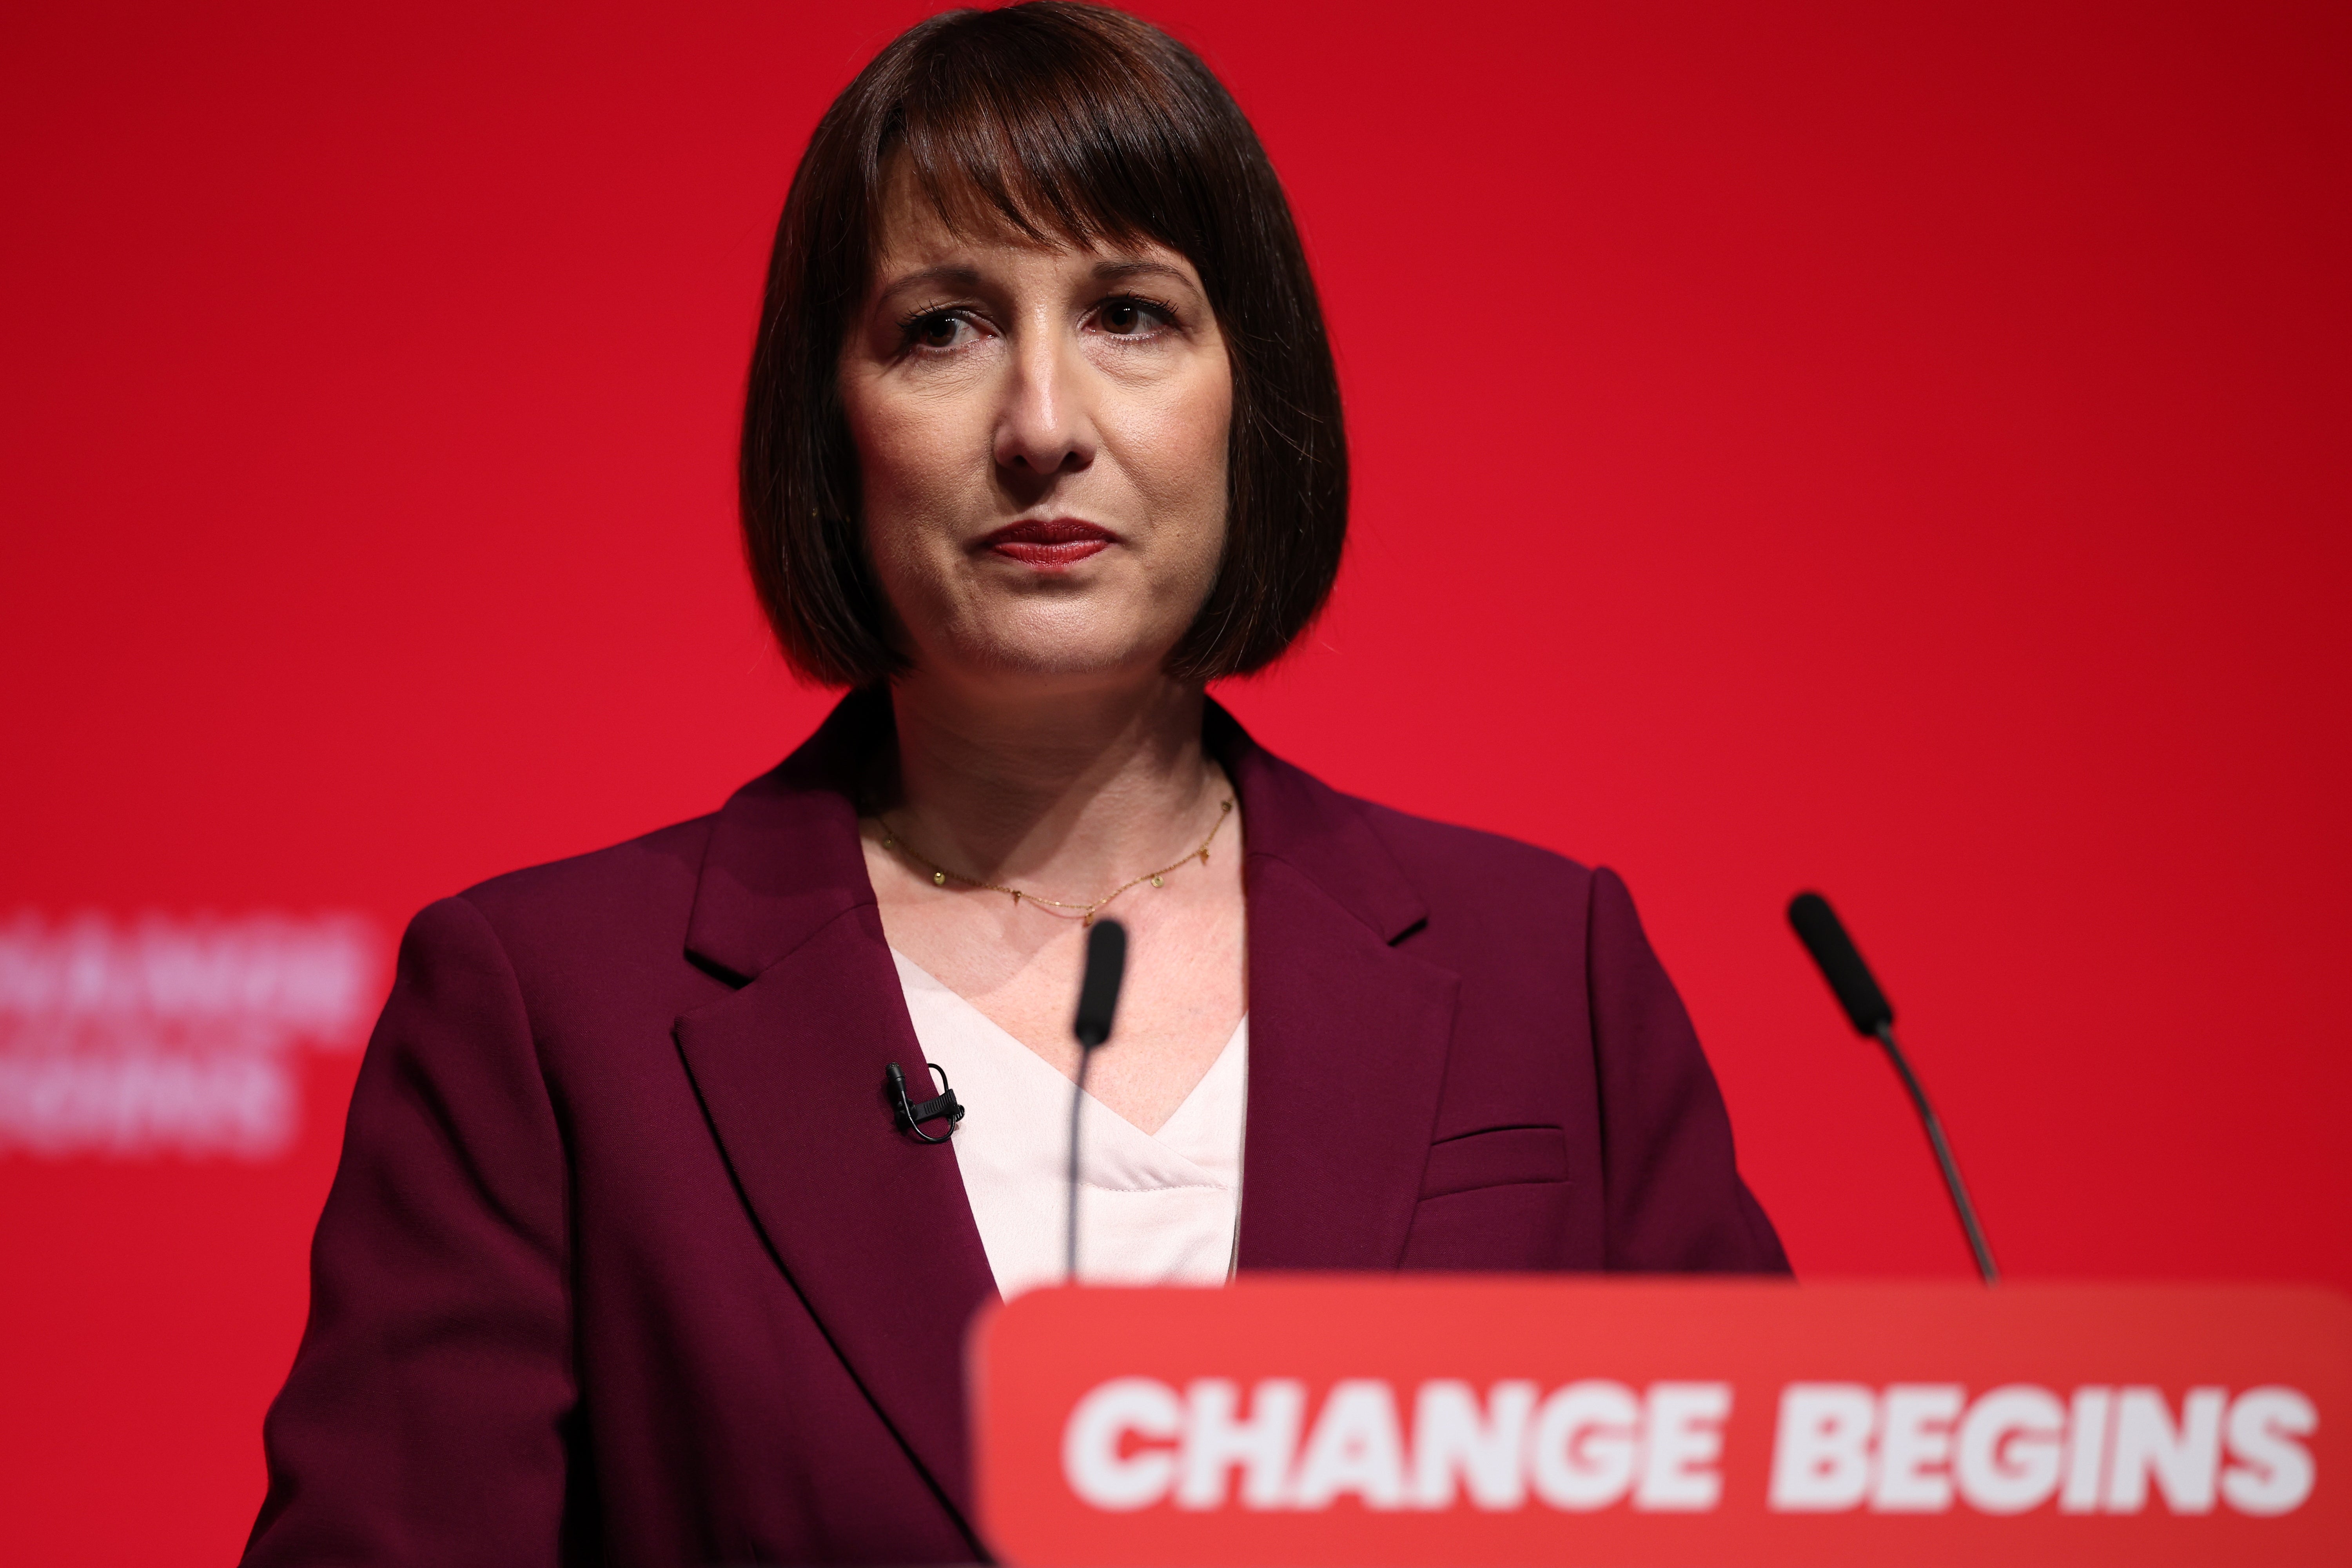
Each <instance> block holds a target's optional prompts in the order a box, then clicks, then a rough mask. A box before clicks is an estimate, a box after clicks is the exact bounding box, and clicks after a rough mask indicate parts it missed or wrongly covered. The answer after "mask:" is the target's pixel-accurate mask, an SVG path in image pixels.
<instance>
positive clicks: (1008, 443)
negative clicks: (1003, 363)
mask: <svg viewBox="0 0 2352 1568" xmlns="http://www.w3.org/2000/svg"><path fill="white" fill-rule="evenodd" d="M1041 339H1042V341H1041ZM1087 398H1088V390H1087V374H1086V366H1085V364H1084V363H1083V360H1082V359H1081V356H1080V355H1079V353H1078V350H1077V345H1076V344H1075V343H1071V342H1062V341H1058V340H1056V339H1055V338H1054V337H1052V336H1050V335H1045V334H1040V335H1039V336H1036V337H1032V338H1031V340H1030V341H1029V342H1025V343H1024V344H1022V345H1021V348H1020V350H1019V352H1017V353H1015V355H1014V356H1013V374H1012V377H1011V380H1010V383H1009V384H1007V386H1006V387H1005V392H1004V406H1003V410H1002V412H1001V413H1000V414H999V416H998V417H997V421H996V466H997V467H998V468H1002V469H1005V470H1008V471H1009V473H1010V474H1012V475H1016V476H1020V477H1023V478H1025V479H1030V480H1033V481H1034V480H1036V479H1046V478H1049V477H1050V476H1052V475H1055V474H1058V473H1062V472H1065V471H1076V470H1077V469H1080V468H1085V467H1087V465H1088V464H1089V463H1091V462H1093V461H1094V458H1095V429H1094V421H1093V417H1092V410H1091V408H1090V406H1089V405H1088V401H1087Z"/></svg>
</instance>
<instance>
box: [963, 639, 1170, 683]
mask: <svg viewBox="0 0 2352 1568" xmlns="http://www.w3.org/2000/svg"><path fill="white" fill-rule="evenodd" d="M1180 636H1181V627H1180V628H1177V630H1176V631H1175V632H1173V633H1171V632H1169V631H1167V630H1165V629H1164V628H1159V627H1153V628H1149V629H1148V630H1147V629H1146V628H1141V627H1132V628H1130V627H1122V626H1057V627H1051V628H1045V627H1022V626H992V627H990V628H987V631H986V633H985V634H984V635H982V636H979V637H968V638H957V639H955V641H954V643H953V644H952V645H951V646H949V647H937V648H933V649H929V650H927V654H928V657H926V658H921V659H919V661H918V662H919V665H921V666H929V667H931V668H941V669H942V672H944V670H945V668H954V669H955V670H956V671H958V672H960V673H961V674H964V675H967V676H970V677H971V678H973V679H985V680H987V681H988V682H990V683H991V684H993V685H997V686H1000V687H1001V686H1002V685H1003V684H1004V683H1006V682H1018V683H1022V684H1028V683H1032V682H1034V683H1035V684H1037V685H1039V686H1046V687H1097V686H1108V685H1123V684H1128V683H1142V682H1147V681H1150V680H1152V679H1156V678H1157V677H1158V676H1159V674H1160V670H1161V669H1162V668H1164V667H1165V665H1166V664H1167V662H1168V655H1169V654H1170V652H1171V651H1172V650H1173V649H1174V647H1175V646H1176V642H1177V640H1178V637H1180Z"/></svg>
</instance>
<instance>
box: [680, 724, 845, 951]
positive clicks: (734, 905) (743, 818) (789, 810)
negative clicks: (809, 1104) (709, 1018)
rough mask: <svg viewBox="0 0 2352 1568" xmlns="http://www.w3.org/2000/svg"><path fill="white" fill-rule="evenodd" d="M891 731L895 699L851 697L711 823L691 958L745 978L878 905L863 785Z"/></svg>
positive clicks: (689, 931)
mask: <svg viewBox="0 0 2352 1568" xmlns="http://www.w3.org/2000/svg"><path fill="white" fill-rule="evenodd" d="M889 735H890V698H889V694H888V693H887V691H886V690H884V689H880V688H878V687H877V688H869V689H865V690H860V691H853V692H851V693H850V694H849V695H848V696H846V697H845V698H843V699H842V700H840V701H839V702H838V703H836V704H835V705H834V710H833V712H832V713H831V714H830V715H829V716H828V717H827V718H826V719H825V721H824V723H823V724H822V725H820V726H819V727H818V729H817V731H816V733H814V735H811V736H810V737H809V738H808V739H807V740H806V741H804V742H802V743H801V746H800V749H799V750H797V751H795V752H793V754H792V755H791V756H789V757H786V758H785V759H784V760H783V762H782V763H780V764H779V765H778V766H777V767H775V768H774V769H772V770H771V771H770V772H768V773H763V774H761V776H760V777H758V778H756V779H753V780H752V781H751V783H750V784H745V785H744V786H743V787H742V788H741V789H740V790H737V791H736V792H735V794H734V795H732V796H731V797H730V798H729V800H728V802H727V804H726V805H723V806H721V807H720V808H719V815H718V816H717V818H716V819H715V820H714V821H713V822H712V824H711V828H710V840H709V844H708V845H707V846H706V847H705V848H704V850H703V854H702V874H701V880H700V881H699V883H698V885H697V887H696V889H695V894H694V910H693V913H692V914H690V915H689V916H688V919H687V924H686V949H687V952H689V953H691V954H693V955H694V956H695V957H697V958H698V959H700V960H702V961H703V962H704V963H709V964H712V965H714V966H716V967H717V968H719V969H720V970H723V971H725V972H726V973H728V974H730V975H731V976H732V977H734V978H735V979H736V980H738V981H747V980H750V979H751V978H753V977H754V976H756V975H758V974H759V973H761V971H763V970H765V969H767V968H768V967H769V966H770V965H772V964H773V963H775V962H776V961H777V960H778V959H780V958H782V957H783V956H784V954H786V953H788V952H792V951H793V949H794V948H796V947H798V946H800V945H801V943H803V942H806V941H807V940H808V939H809V937H810V936H812V935H813V934H814V933H815V932H816V931H818V930H819V929H820V928H822V927H824V925H825V924H826V923H827V922H829V921H833V920H835V919H836V918H837V917H839V916H840V915H842V914H844V913H845V912H846V911H848V910H852V909H855V908H856V907H857V906H858V905H860V904H866V905H871V904H873V903H874V884H873V883H872V882H871V881H870V880H869V879H867V877H866V854H865V850H864V849H863V848H862V847H860V845H859V843H858V837H857V805H856V801H857V781H858V779H859V777H860V776H861V774H862V773H863V772H864V770H865V767H866V763H867V761H868V759H870V758H871V757H872V756H873V755H874V752H875V751H876V750H877V748H878V747H880V746H882V745H883V744H885V743H887V741H888V739H889Z"/></svg>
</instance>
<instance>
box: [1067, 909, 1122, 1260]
mask: <svg viewBox="0 0 2352 1568" xmlns="http://www.w3.org/2000/svg"><path fill="white" fill-rule="evenodd" d="M1126 977H1127V928H1126V927H1125V926H1123V925H1121V924H1119V923H1118V921H1095V923H1094V924H1093V926H1092V927H1090V928H1089V929H1088V930H1087V972H1086V976H1085V978H1084V979H1082V980H1080V981H1079V982H1078V1016H1077V1018H1076V1022H1075V1023H1073V1024H1072V1025H1071V1032H1072V1033H1073V1034H1075V1035H1076V1036H1077V1037H1078V1076H1077V1077H1076V1079H1074V1080H1072V1082H1071V1084H1070V1203H1069V1215H1070V1237H1069V1248H1068V1251H1067V1253H1066V1257H1065V1262H1066V1268H1067V1275H1068V1279H1069V1281H1070V1283H1071V1284H1073V1285H1075V1284H1076V1283H1077V1282H1078V1112H1079V1111H1081V1110H1084V1109H1085V1108H1086V1103H1087V1063H1088V1062H1089V1061H1092V1060H1093V1059H1094V1054H1095V1048H1096V1047H1098V1046H1100V1045H1101V1044H1102V1043H1103V1042H1104V1041H1106V1040H1108V1039H1109V1038H1110V1025H1111V1018H1112V1016H1114V1015H1115V1014H1117V1013H1118V986H1119V982H1120V981H1122V980H1124V979H1125V978H1126Z"/></svg>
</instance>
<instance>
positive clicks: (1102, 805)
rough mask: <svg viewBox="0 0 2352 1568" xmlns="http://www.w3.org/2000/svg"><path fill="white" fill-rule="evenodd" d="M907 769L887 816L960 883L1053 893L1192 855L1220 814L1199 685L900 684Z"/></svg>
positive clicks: (894, 691) (896, 710)
mask: <svg viewBox="0 0 2352 1568" xmlns="http://www.w3.org/2000/svg"><path fill="white" fill-rule="evenodd" d="M890 696H891V708H892V711H893V715H894V717H895V719H896V721H897V729H898V779H897V789H896V791H895V792H894V793H895V794H896V795H897V804H896V805H895V806H894V808H893V809H892V811H891V813H890V818H891V821H892V823H893V824H894V825H895V826H896V827H897V829H898V831H900V832H902V833H904V834H906V835H907V836H908V838H909V839H910V840H911V841H913V842H915V843H917V844H919V845H920V846H921V847H922V850H923V852H924V853H925V854H927V855H929V856H930V857H931V858H933V859H936V860H938V861H940V863H941V864H944V865H950V866H953V867H954V868H955V869H956V870H957V871H958V872H960V873H963V874H968V875H971V876H974V877H979V878H982V879H985V880H989V881H997V882H1014V883H1017V884H1019V885H1021V886H1024V887H1026V888H1029V889H1032V890H1034V891H1036V892H1039V893H1042V894H1045V895H1046V896H1048V897H1056V898H1060V897H1076V898H1087V897H1091V896H1092V895H1093V894H1094V893H1095V892H1097V891H1099V890H1100V889H1101V888H1102V887H1105V886H1108V885H1110V884H1112V883H1114V882H1117V881H1119V880H1122V879H1126V878H1128V877H1131V876H1133V875H1135V874H1136V869H1137V868H1139V867H1144V868H1149V867H1150V866H1154V865H1157V864H1159V863H1160V861H1162V860H1166V859H1169V858H1172V857H1174V856H1177V855H1181V854H1182V853H1183V852H1184V851H1185V850H1186V849H1187V848H1189V847H1191V846H1192V841H1193V840H1195V839H1197V838H1198V837H1200V836H1201V834H1202V833H1203V832H1205V831H1207V829H1208V827H1209V826H1210V825H1211V824H1212V822H1213V820H1214V819H1215V818H1216V816H1217V805H1216V804H1215V803H1216V801H1217V800H1220V799H1223V798H1225V797H1224V795H1223V794H1222V793H1220V792H1219V788H1218V786H1219V784H1220V782H1221V781H1220V780H1219V778H1218V775H1217V774H1216V773H1215V772H1214V770H1213V764H1212V763H1210V761H1209V759H1208V757H1207V756H1206V754H1205V752H1203V751H1202V743H1201V721H1202V711H1203V708H1204V705H1205V703H1206V701H1207V699H1206V698H1205V696H1204V695H1203V694H1202V691H1201V689H1200V688H1198V687H1196V686H1186V685H1181V684H1179V683H1177V682H1175V681H1172V680H1169V679H1165V678H1164V677H1159V676H1155V677H1153V678H1152V679H1150V681H1149V682H1147V683H1143V684H1128V683H1122V684H1119V685H1117V686H1106V687H1100V688H1087V689H1077V690H1071V689H1059V690H1055V691H1051V692H1045V693H1036V692H1007V691H1005V690H1004V689H1002V688H998V689H993V690H991V689H986V688H985V687H979V686H977V683H975V685H974V686H965V685H963V684H962V683H956V684H955V685H954V686H953V687H952V688H950V686H949V685H948V683H946V682H943V681H940V680H938V679H931V678H928V677H926V676H924V675H922V674H916V675H912V676H908V677H905V678H903V679H899V680H898V681H895V682H893V683H892V686H891V693H890Z"/></svg>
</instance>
